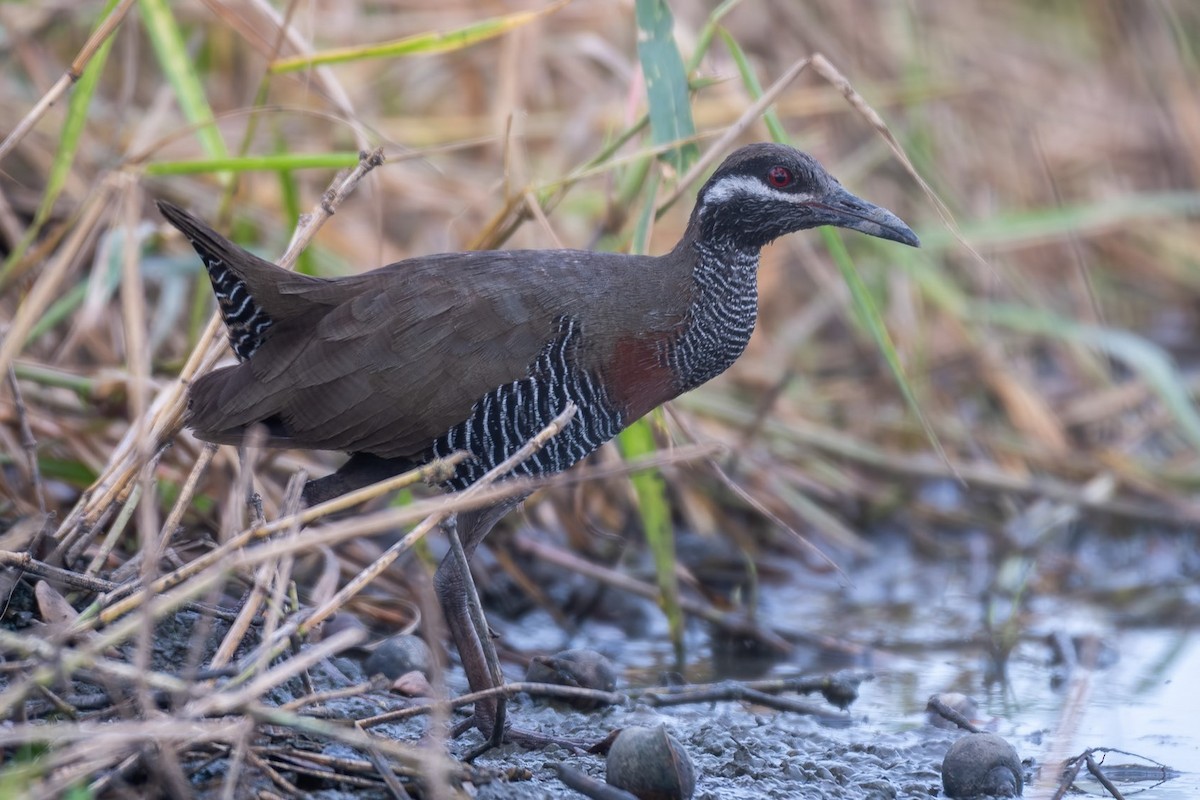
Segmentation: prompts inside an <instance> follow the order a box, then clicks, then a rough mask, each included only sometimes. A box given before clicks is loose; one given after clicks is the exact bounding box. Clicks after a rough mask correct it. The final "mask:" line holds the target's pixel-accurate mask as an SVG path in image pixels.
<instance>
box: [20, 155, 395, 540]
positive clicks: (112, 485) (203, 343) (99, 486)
mask: <svg viewBox="0 0 1200 800" xmlns="http://www.w3.org/2000/svg"><path fill="white" fill-rule="evenodd" d="M382 159H383V155H382V151H381V150H376V151H375V152H373V153H364V154H363V157H362V160H361V161H360V162H359V165H358V166H357V167H356V168H355V169H353V170H351V171H350V172H349V173H348V174H345V175H338V176H337V178H335V180H334V182H333V185H332V186H331V187H330V189H329V190H328V191H327V192H326V193H325V195H323V196H322V199H321V203H320V204H319V205H318V207H317V209H316V210H315V211H314V212H313V213H312V214H310V215H308V216H307V217H306V218H305V219H304V220H303V221H302V222H301V224H300V226H299V228H298V229H297V230H296V233H295V234H294V236H293V239H292V246H291V247H289V248H288V250H287V252H286V253H284V255H283V257H281V258H280V260H279V262H278V263H279V266H280V267H282V268H283V269H290V268H291V267H292V266H293V265H294V264H295V259H296V258H297V257H298V256H299V254H300V251H301V250H302V249H303V245H305V244H307V242H308V241H310V240H311V239H312V237H313V235H315V234H316V232H317V230H318V229H319V228H320V226H321V225H322V224H324V222H325V220H327V219H328V218H329V217H330V216H331V215H332V214H333V213H334V211H335V209H336V207H337V205H338V204H340V203H341V202H342V200H344V199H345V197H346V196H347V195H348V194H349V193H350V192H351V191H353V189H354V187H355V186H357V185H358V183H359V181H361V180H362V178H363V177H364V176H366V174H367V173H368V172H370V171H371V170H372V169H374V168H375V167H376V166H378V165H379V164H381V163H382ZM105 185H107V182H106V184H105ZM92 203H93V206H96V205H99V204H98V203H97V202H96V198H93V199H92ZM83 227H84V226H82V225H81V226H80V228H78V229H77V230H80V229H82V228H83ZM64 249H66V250H67V251H68V252H69V251H70V250H71V248H64ZM62 261H63V264H64V266H63V267H61V268H60V272H61V271H65V263H66V259H65V258H64V259H62ZM57 277H58V279H59V280H61V277H62V276H61V274H59V275H58V276H57ZM44 280H45V277H43V279H42V280H39V281H38V283H37V285H36V286H35V288H34V291H35V292H36V291H37V290H38V289H39V288H41V287H42V286H43V281H44ZM57 282H58V281H54V285H55V286H57ZM46 292H47V293H48V292H49V288H47V289H46ZM26 303H28V300H27V301H26ZM25 305H26V304H22V306H21V308H22V310H23V309H24V308H25ZM19 317H20V314H19V313H18V318H19ZM17 323H18V320H14V324H13V326H14V328H15V327H17ZM31 324H32V323H31V322H27V323H26V325H31ZM220 327H221V319H220V315H218V314H214V315H213V316H212V318H211V319H210V320H209V323H208V326H207V327H206V328H205V331H204V333H203V334H202V335H201V337H200V339H199V341H198V342H197V344H196V346H195V347H194V348H193V350H192V353H191V355H190V356H189V358H188V361H187V363H186V364H185V365H184V368H183V370H181V372H180V374H179V377H178V378H177V379H176V380H174V381H172V382H171V383H170V384H168V385H167V386H166V387H165V388H164V389H162V390H161V391H160V392H159V395H158V397H156V398H155V401H154V403H152V404H151V407H150V409H149V410H148V411H147V415H148V416H149V417H150V421H149V423H148V424H147V423H145V422H144V421H142V420H138V421H137V422H135V423H134V424H133V425H131V426H130V427H129V429H128V431H127V433H126V435H125V437H124V439H123V440H122V442H121V444H120V445H118V447H117V449H116V450H115V451H114V453H113V455H112V456H111V457H110V459H109V461H108V464H107V465H106V466H105V470H104V472H103V473H102V474H101V475H100V476H99V477H98V478H97V479H96V481H95V483H94V484H93V486H92V488H91V489H90V490H89V492H88V493H87V494H86V495H85V500H84V502H83V503H81V505H80V506H79V507H77V508H76V510H75V511H73V512H72V514H71V515H69V516H68V517H67V518H66V519H65V520H64V521H63V524H62V525H61V526H60V527H59V529H58V531H57V533H56V534H55V536H56V538H59V539H60V540H61V539H62V538H64V537H66V536H69V535H71V534H72V533H73V532H74V531H75V530H76V529H78V528H80V527H86V528H91V527H94V526H95V523H96V521H97V520H98V519H99V517H100V516H101V515H102V514H103V513H104V512H105V511H106V510H107V509H108V507H109V506H110V505H111V504H112V503H113V502H115V501H116V498H117V497H118V495H119V493H120V492H122V491H123V490H124V489H125V487H127V486H128V484H129V481H131V480H132V479H133V476H134V475H135V474H136V473H137V471H138V468H139V459H138V450H139V444H138V442H139V441H140V438H141V437H139V436H137V435H136V433H137V432H138V431H146V430H148V431H149V432H150V435H151V436H152V437H153V439H152V440H153V441H156V442H161V441H164V440H165V439H166V438H167V437H169V436H171V435H173V434H174V433H175V432H176V431H177V430H178V429H179V426H180V424H181V422H182V420H183V412H184V409H185V407H186V403H185V400H184V395H185V391H186V386H187V384H188V383H189V382H190V381H191V380H192V379H193V378H195V377H196V375H198V374H201V373H202V372H204V371H207V370H208V369H210V368H211V367H212V365H213V364H215V363H216V361H217V359H218V358H219V356H220V353H221V350H220V349H219V348H218V347H217V346H215V344H214V342H215V339H216V334H217V331H218V330H219V329H220ZM10 339H11V337H10ZM10 339H6V340H5V342H4V344H3V345H0V367H3V366H4V364H5V363H6V356H5V353H6V348H10V347H12V349H14V352H15V346H13V345H12V341H18V340H16V339H13V340H12V341H10ZM21 340H23V338H22V339H21ZM9 357H11V356H9Z"/></svg>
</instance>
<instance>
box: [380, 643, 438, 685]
mask: <svg viewBox="0 0 1200 800" xmlns="http://www.w3.org/2000/svg"><path fill="white" fill-rule="evenodd" d="M432 666H433V652H432V651H431V650H430V649H429V645H427V644H425V640H424V639H422V638H421V637H420V636H413V635H411V634H403V635H400V636H392V637H391V638H389V639H384V640H383V641H382V642H380V643H379V646H378V647H376V648H375V651H374V652H373V653H371V655H369V656H367V660H366V663H364V664H363V670H364V671H366V673H367V675H380V674H382V675H384V676H385V677H387V678H388V679H389V680H396V679H397V678H399V677H400V676H401V675H405V674H407V673H409V672H420V673H421V674H422V675H424V676H425V677H426V678H428V677H429V671H430V669H431V668H432Z"/></svg>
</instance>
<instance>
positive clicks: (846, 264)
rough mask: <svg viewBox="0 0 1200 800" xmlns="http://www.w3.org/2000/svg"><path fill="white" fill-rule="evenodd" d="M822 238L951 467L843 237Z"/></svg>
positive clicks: (826, 234) (907, 398) (825, 232)
mask: <svg viewBox="0 0 1200 800" xmlns="http://www.w3.org/2000/svg"><path fill="white" fill-rule="evenodd" d="M821 237H822V238H823V239H824V241H825V246H826V247H827V248H828V249H829V254H830V255H831V256H832V257H833V261H834V263H835V264H837V267H838V270H839V271H840V272H841V273H842V280H843V281H845V283H846V286H847V287H848V288H849V289H850V297H851V299H852V300H853V302H854V311H855V316H856V317H857V318H858V320H859V322H860V323H861V324H862V325H863V327H864V328H866V329H867V332H868V333H870V334H871V339H873V340H874V342H875V346H876V347H878V348H879V352H880V353H882V354H883V358H884V361H886V362H887V365H888V369H889V370H891V373H892V377H893V378H894V379H895V380H896V385H897V386H899V387H900V394H901V395H903V396H904V402H905V403H906V404H907V405H908V407H909V409H911V410H912V412H913V415H914V416H915V417H916V418H917V421H918V422H919V423H920V425H921V428H922V430H924V431H925V436H926V437H928V439H929V443H930V444H931V445H933V449H934V450H935V451H936V452H937V454H938V457H939V458H941V459H942V460H943V461H946V462H947V463H949V460H948V459H947V457H946V451H945V450H944V449H943V448H942V443H941V441H940V440H939V439H938V437H937V432H936V431H934V429H933V426H931V425H930V424H929V419H928V418H927V417H926V416H925V412H923V411H922V410H921V404H920V402H919V401H918V400H917V395H916V392H914V391H913V388H912V384H911V383H909V381H908V376H907V375H906V374H905V373H904V365H903V364H901V363H900V353H899V352H898V351H897V350H896V345H895V343H894V342H892V337H891V335H890V334H888V332H887V326H886V325H884V323H883V316H882V315H881V314H880V313H879V309H878V307H876V305H875V301H874V299H872V297H871V292H870V290H869V289H868V288H867V285H866V283H864V282H863V279H862V276H861V275H859V274H858V270H857V269H856V268H855V266H854V262H853V261H851V259H850V254H849V253H848V252H846V245H845V244H844V243H843V242H842V237H841V236H839V235H838V233H837V231H835V230H833V229H832V228H829V227H824V228H821Z"/></svg>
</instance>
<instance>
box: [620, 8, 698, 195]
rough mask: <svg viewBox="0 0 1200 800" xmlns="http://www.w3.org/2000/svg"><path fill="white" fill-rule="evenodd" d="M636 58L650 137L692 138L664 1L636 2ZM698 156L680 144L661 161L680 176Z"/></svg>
mask: <svg viewBox="0 0 1200 800" xmlns="http://www.w3.org/2000/svg"><path fill="white" fill-rule="evenodd" d="M636 17H637V27H638V43H637V50H638V59H639V60H640V61H641V64H642V74H643V75H644V76H645V78H646V96H647V98H648V99H649V106H650V137H651V140H652V141H653V142H654V144H656V145H662V144H668V143H670V142H678V141H683V140H685V139H690V138H691V137H693V136H695V135H696V125H695V123H694V122H693V121H692V108H691V105H690V104H689V95H688V80H687V72H686V71H685V70H684V68H683V59H682V58H680V56H679V48H678V47H677V46H676V44H675V37H674V35H673V32H672V19H671V10H670V9H669V8H667V4H666V0H637V5H636ZM699 156H700V148H699V147H698V146H697V145H696V144H695V142H689V143H687V144H681V145H680V146H679V147H676V148H673V149H671V150H669V151H668V152H667V153H665V154H664V156H663V157H664V160H665V161H667V163H669V164H671V165H672V166H673V167H674V168H675V170H676V172H678V173H680V174H682V173H683V172H684V171H685V170H686V169H687V168H688V167H689V166H690V165H691V164H692V162H693V161H695V160H696V159H697V158H698V157H699Z"/></svg>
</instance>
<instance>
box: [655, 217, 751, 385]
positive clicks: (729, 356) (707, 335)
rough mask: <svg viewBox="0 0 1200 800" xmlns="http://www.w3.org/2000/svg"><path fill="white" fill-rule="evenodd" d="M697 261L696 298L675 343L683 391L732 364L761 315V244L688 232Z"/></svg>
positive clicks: (675, 364) (677, 372)
mask: <svg viewBox="0 0 1200 800" xmlns="http://www.w3.org/2000/svg"><path fill="white" fill-rule="evenodd" d="M681 247H685V248H686V249H687V250H688V251H689V252H688V255H689V257H690V259H691V260H692V261H693V267H692V274H691V282H692V301H691V305H690V307H689V309H688V314H687V318H686V321H685V323H684V328H683V333H682V334H681V335H680V337H679V338H678V339H677V340H676V342H675V344H674V347H673V348H672V349H671V355H670V360H671V362H672V363H671V366H672V367H673V369H674V371H675V375H676V377H677V379H678V380H679V383H680V390H681V391H688V390H689V389H693V388H695V387H697V386H699V385H700V384H702V383H704V382H706V381H708V380H710V379H712V378H715V377H716V376H717V375H720V374H721V373H722V372H724V371H725V370H727V369H729V367H730V366H732V365H733V362H734V361H736V360H737V359H738V356H740V355H741V354H742V351H743V350H745V349H746V345H747V344H748V343H749V341H750V335H751V334H752V333H753V332H754V324H755V322H756V321H757V319H758V255H759V249H758V248H757V247H737V246H734V245H732V244H730V243H728V242H723V241H716V242H714V241H712V240H708V239H692V240H691V241H688V239H686V238H685V240H684V242H682V243H681Z"/></svg>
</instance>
